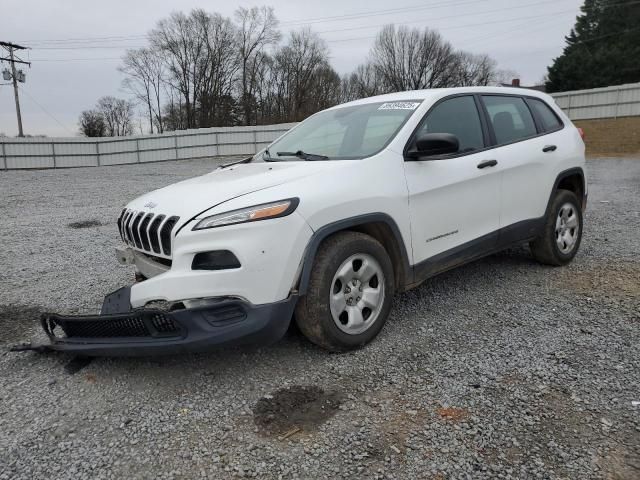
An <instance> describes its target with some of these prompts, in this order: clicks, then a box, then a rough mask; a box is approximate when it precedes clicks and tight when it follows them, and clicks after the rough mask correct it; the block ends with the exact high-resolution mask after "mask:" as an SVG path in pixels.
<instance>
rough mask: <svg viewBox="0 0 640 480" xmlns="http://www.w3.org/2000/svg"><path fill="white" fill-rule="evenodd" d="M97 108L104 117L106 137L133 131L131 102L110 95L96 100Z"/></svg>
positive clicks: (119, 135)
mask: <svg viewBox="0 0 640 480" xmlns="http://www.w3.org/2000/svg"><path fill="white" fill-rule="evenodd" d="M97 110H98V112H100V115H101V116H102V118H103V119H104V124H105V129H106V131H105V135H106V136H107V137H122V136H125V135H131V134H132V133H133V104H132V103H131V102H129V101H127V100H123V99H121V98H115V97H111V96H107V97H102V98H100V99H99V100H98V104H97Z"/></svg>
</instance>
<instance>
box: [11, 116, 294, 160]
mask: <svg viewBox="0 0 640 480" xmlns="http://www.w3.org/2000/svg"><path fill="white" fill-rule="evenodd" d="M294 125H295V123H281V124H278V125H261V126H257V127H220V128H200V129H196V130H181V131H178V132H170V133H164V134H157V135H141V136H133V137H115V138H7V139H2V140H0V169H3V170H13V169H23V168H25V169H26V168H64V167H90V166H101V165H121V164H125V163H145V162H159V161H164V160H183V159H187V158H203V157H215V156H224V155H252V154H254V153H256V152H257V151H259V150H260V149H261V148H263V147H264V146H266V145H268V144H269V143H271V142H272V141H273V140H275V139H276V138H278V137H279V136H280V135H282V134H283V133H284V132H286V131H287V130H289V129H290V128H291V127H293V126H294Z"/></svg>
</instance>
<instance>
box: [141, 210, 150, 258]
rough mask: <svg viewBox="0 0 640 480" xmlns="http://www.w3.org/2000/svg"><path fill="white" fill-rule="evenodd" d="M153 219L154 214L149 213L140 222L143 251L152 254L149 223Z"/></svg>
mask: <svg viewBox="0 0 640 480" xmlns="http://www.w3.org/2000/svg"><path fill="white" fill-rule="evenodd" d="M152 218H153V213H147V214H146V215H145V216H144V217H143V219H142V221H141V222H140V228H139V231H140V243H142V249H143V250H145V251H147V252H150V251H151V245H150V244H149V223H150V222H151V219H152Z"/></svg>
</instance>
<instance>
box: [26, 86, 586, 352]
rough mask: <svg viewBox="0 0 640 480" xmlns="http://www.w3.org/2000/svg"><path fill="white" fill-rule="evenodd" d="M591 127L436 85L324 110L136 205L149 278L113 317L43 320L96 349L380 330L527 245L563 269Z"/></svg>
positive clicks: (541, 107)
mask: <svg viewBox="0 0 640 480" xmlns="http://www.w3.org/2000/svg"><path fill="white" fill-rule="evenodd" d="M584 166H585V158H584V143H583V141H582V138H581V132H579V131H578V129H577V128H575V127H574V126H573V125H572V123H571V121H570V120H569V119H568V118H567V117H566V115H564V113H563V112H562V111H561V110H560V109H559V108H558V107H557V106H556V105H555V103H554V102H553V100H552V99H551V97H549V96H547V95H545V94H542V93H539V92H535V91H530V90H522V89H513V88H489V87H477V88H452V89H437V90H421V91H410V92H402V93H395V94H390V95H382V96H378V97H372V98H367V99H363V100H357V101H354V102H350V103H347V104H344V105H339V106H336V107H333V108H330V109H328V110H325V111H322V112H319V113H317V114H315V115H313V116H312V117H310V118H308V119H307V120H305V121H304V122H302V123H300V124H299V125H297V126H296V127H295V128H293V129H292V130H291V131H289V132H287V133H286V134H285V135H283V136H282V137H280V138H279V139H278V140H276V141H275V142H273V143H272V144H271V145H269V147H268V148H267V149H265V150H264V151H262V152H260V153H258V154H257V155H255V156H253V157H251V158H247V159H245V160H243V161H240V162H237V163H233V164H229V165H224V166H222V167H220V168H218V169H217V170H215V171H213V172H211V173H209V174H207V175H204V176H201V177H198V178H193V179H190V180H186V181H183V182H180V183H177V184H175V185H170V186H168V187H165V188H162V189H160V190H156V191H154V192H151V193H149V194H147V195H144V196H142V197H140V198H138V199H136V200H134V201H133V202H131V203H130V204H129V205H127V207H126V208H125V209H124V211H123V212H122V214H121V216H120V218H119V219H118V226H119V228H120V232H121V235H122V239H123V241H124V242H125V243H126V244H127V247H126V248H123V249H121V250H120V251H119V253H118V255H119V258H120V261H121V262H123V263H127V264H133V265H135V266H136V271H137V274H138V280H139V281H138V282H137V283H135V284H134V285H132V286H130V287H125V288H122V289H120V290H118V291H117V292H114V293H113V294H111V295H108V296H107V297H106V299H105V303H104V306H103V309H102V313H101V315H95V316H84V317H73V316H61V315H55V314H46V315H45V316H43V319H42V323H43V326H44V328H45V331H46V332H47V333H48V334H49V336H50V340H51V342H50V344H47V345H45V346H39V347H35V348H41V349H54V350H66V351H77V352H82V353H85V354H91V355H100V354H104V355H135V354H152V353H169V352H177V351H186V350H203V349H207V348H211V347H213V346H217V345H228V344H232V343H234V344H235V343H244V342H272V341H275V340H277V339H279V338H280V337H281V336H282V335H283V334H284V333H285V331H286V330H287V328H288V327H289V325H290V322H291V320H292V318H295V322H296V323H297V324H298V326H299V328H300V330H301V331H302V332H303V333H304V335H305V336H306V337H307V338H309V340H311V341H312V342H314V343H316V344H318V345H321V346H323V347H325V348H327V349H329V350H336V351H340V350H347V349H351V348H355V347H358V346H361V345H363V344H365V343H367V342H368V341H370V340H371V339H373V338H374V337H375V336H376V335H377V334H378V332H379V331H380V329H381V328H382V327H383V325H384V323H385V321H386V319H387V317H388V315H389V311H390V308H391V301H392V298H393V296H394V294H395V293H396V292H401V291H405V290H407V289H410V288H412V287H415V286H417V285H419V284H420V283H421V282H422V281H424V280H425V279H426V278H428V277H431V276H433V275H435V274H437V273H440V272H442V271H444V270H448V269H450V268H453V267H455V266H457V265H460V264H463V263H466V262H469V261H472V260H475V259H477V258H479V257H482V256H484V255H488V254H491V253H493V252H496V251H498V250H501V249H504V248H505V247H508V246H509V245H512V244H514V243H520V242H530V245H531V251H532V253H533V256H534V257H535V258H536V259H538V260H539V261H541V262H543V263H546V264H551V265H563V264H566V263H568V262H570V261H571V259H572V258H573V257H574V255H575V254H576V252H577V250H578V247H579V245H580V239H581V234H582V212H583V209H584V208H585V205H586V199H587V182H586V175H585V168H584Z"/></svg>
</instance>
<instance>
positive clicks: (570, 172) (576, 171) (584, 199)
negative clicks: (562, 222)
mask: <svg viewBox="0 0 640 480" xmlns="http://www.w3.org/2000/svg"><path fill="white" fill-rule="evenodd" d="M576 174H577V175H578V176H579V177H580V180H581V181H582V198H578V200H579V201H580V202H581V204H582V209H583V210H584V209H585V207H586V203H587V185H586V182H585V178H584V170H583V169H582V167H573V168H569V169H567V170H563V171H562V172H560V173H559V174H558V176H557V177H556V180H555V182H554V183H553V188H551V192H549V200H548V201H547V208H546V209H545V211H544V218H547V215H548V214H549V208H551V202H552V201H553V194H554V193H555V192H556V190H558V185H560V182H561V181H562V180H564V179H565V178H567V177H572V176H573V175H576Z"/></svg>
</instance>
